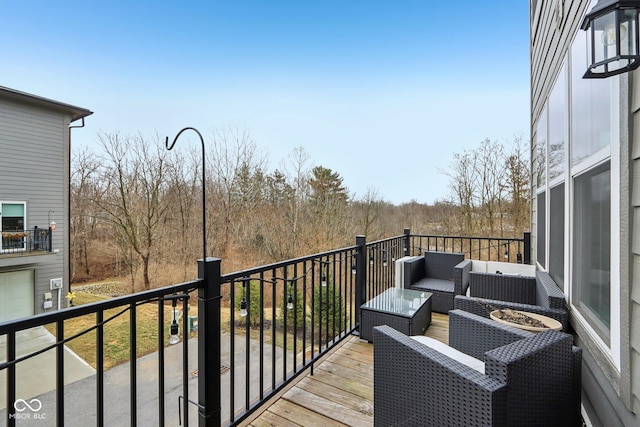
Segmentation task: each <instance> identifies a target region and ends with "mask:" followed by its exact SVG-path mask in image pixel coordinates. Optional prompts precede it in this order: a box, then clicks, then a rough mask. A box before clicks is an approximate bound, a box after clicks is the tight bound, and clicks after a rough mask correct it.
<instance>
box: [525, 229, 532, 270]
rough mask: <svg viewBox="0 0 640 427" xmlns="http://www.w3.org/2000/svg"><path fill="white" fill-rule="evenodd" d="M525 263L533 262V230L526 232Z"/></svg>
mask: <svg viewBox="0 0 640 427" xmlns="http://www.w3.org/2000/svg"><path fill="white" fill-rule="evenodd" d="M524 263H525V264H531V232H530V231H527V232H525V233H524Z"/></svg>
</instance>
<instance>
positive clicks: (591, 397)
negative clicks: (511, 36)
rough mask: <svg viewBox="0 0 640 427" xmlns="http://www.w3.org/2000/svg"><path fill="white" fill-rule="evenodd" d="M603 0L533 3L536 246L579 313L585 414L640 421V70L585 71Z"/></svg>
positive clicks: (614, 421)
mask: <svg viewBox="0 0 640 427" xmlns="http://www.w3.org/2000/svg"><path fill="white" fill-rule="evenodd" d="M596 3H597V2H596V1H595V0H594V1H591V0H574V1H571V0H564V1H563V0H551V1H542V0H530V12H531V14H530V48H531V51H530V52H531V135H532V145H531V159H532V160H531V161H532V171H533V172H532V189H533V190H534V191H533V192H532V195H533V198H532V246H533V248H532V249H533V258H534V259H535V260H537V264H538V267H539V268H541V269H544V270H547V271H549V273H550V274H551V275H552V276H553V277H554V278H555V280H556V281H557V282H558V284H559V285H560V286H561V287H562V288H563V290H564V293H565V295H566V300H567V304H568V306H569V307H570V309H571V323H572V326H573V328H574V329H575V336H576V340H577V344H578V345H579V346H581V347H582V348H583V351H584V360H583V374H582V375H583V376H582V385H583V399H582V402H583V413H584V415H585V419H586V421H587V422H588V423H589V424H592V425H603V426H618V425H624V426H638V425H640V282H639V280H640V223H639V222H638V221H639V220H640V133H638V129H640V122H639V120H640V115H639V114H638V113H639V111H640V85H639V83H640V74H639V72H638V71H631V72H627V73H623V74H619V75H615V76H612V77H607V78H599V79H586V78H583V75H584V74H585V72H586V71H587V68H588V63H587V61H588V54H589V53H590V52H591V51H590V49H588V47H587V35H588V34H589V33H588V32H587V31H584V30H583V29H581V25H582V23H583V20H584V18H585V16H586V14H587V13H589V12H591V11H592V8H593V7H594V6H595V5H596ZM605 3H612V2H611V1H608V2H602V1H601V3H600V5H599V6H604V5H605ZM627 3H629V2H627ZM631 3H633V2H631ZM632 16H633V15H632ZM636 16H637V15H636ZM627 29H628V30H629V31H626V30H627ZM623 30H624V31H621V32H620V34H621V36H620V39H621V40H622V42H623V43H628V42H633V39H632V37H635V36H634V35H633V28H629V27H624V28H623ZM615 35H616V33H615V31H612V32H609V33H607V36H609V38H607V37H605V35H602V34H598V35H597V36H596V37H594V38H593V40H595V42H596V43H601V44H600V47H602V46H604V45H603V44H602V43H603V42H605V39H606V41H608V43H607V45H608V46H611V43H615ZM611 36H612V37H611ZM589 39H591V38H589ZM636 43H637V41H636Z"/></svg>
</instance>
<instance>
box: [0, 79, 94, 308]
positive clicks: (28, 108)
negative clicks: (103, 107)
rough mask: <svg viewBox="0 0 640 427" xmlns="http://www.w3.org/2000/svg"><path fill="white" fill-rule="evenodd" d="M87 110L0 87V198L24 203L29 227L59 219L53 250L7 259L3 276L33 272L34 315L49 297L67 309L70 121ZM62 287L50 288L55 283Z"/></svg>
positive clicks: (1, 263)
mask: <svg viewBox="0 0 640 427" xmlns="http://www.w3.org/2000/svg"><path fill="white" fill-rule="evenodd" d="M89 114H91V112H90V111H88V110H83V109H78V108H77V107H73V106H68V105H66V104H59V103H56V102H55V101H51V100H46V99H44V98H39V97H35V96H33V95H29V94H23V93H20V92H16V91H13V90H11V89H6V88H0V200H3V201H19V202H26V224H25V226H26V228H27V229H32V228H34V227H35V226H37V227H38V228H43V229H46V228H48V227H49V221H50V220H51V221H55V223H56V230H55V231H53V236H52V249H53V252H51V253H49V254H46V255H25V256H19V257H15V256H14V257H3V256H2V254H0V272H2V271H10V270H17V269H33V270H34V271H35V274H34V276H35V277H34V280H35V286H34V313H41V312H43V311H44V309H43V304H44V300H45V299H44V296H45V293H49V292H50V293H51V294H52V295H51V296H52V302H53V307H52V308H53V309H54V310H55V309H58V308H59V306H58V305H59V301H60V306H61V307H64V306H65V305H66V299H65V296H66V290H67V289H69V286H68V284H69V265H68V259H69V246H70V245H69V230H68V224H69V216H68V208H69V123H70V121H71V120H72V119H75V118H77V117H84V116H86V115H89ZM57 278H62V279H63V288H62V290H61V291H60V292H61V294H60V296H58V291H55V290H54V291H52V290H51V289H50V280H51V279H57Z"/></svg>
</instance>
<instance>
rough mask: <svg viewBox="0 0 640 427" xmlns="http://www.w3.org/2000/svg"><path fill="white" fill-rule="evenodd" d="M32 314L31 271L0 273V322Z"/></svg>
mask: <svg viewBox="0 0 640 427" xmlns="http://www.w3.org/2000/svg"><path fill="white" fill-rule="evenodd" d="M32 314H33V270H23V271H11V272H9V273H0V322H4V321H6V320H11V319H17V318H19V317H25V316H30V315H32Z"/></svg>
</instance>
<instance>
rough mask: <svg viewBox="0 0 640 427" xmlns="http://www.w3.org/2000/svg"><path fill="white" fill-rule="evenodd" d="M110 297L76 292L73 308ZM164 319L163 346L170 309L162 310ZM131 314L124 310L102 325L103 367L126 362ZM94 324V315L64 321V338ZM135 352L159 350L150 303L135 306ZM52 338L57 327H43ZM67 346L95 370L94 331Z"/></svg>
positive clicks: (155, 308) (112, 311)
mask: <svg viewBox="0 0 640 427" xmlns="http://www.w3.org/2000/svg"><path fill="white" fill-rule="evenodd" d="M106 299H109V297H105V296H101V295H94V294H89V293H85V292H78V291H76V292H75V299H74V304H75V305H82V304H88V303H92V302H96V301H103V300H106ZM125 308H127V307H126V306H123V307H118V308H113V309H110V310H107V311H105V312H104V320H107V319H108V318H110V317H112V316H114V315H116V314H118V313H120V312H121V311H123V310H124V309H125ZM164 313H165V314H164V316H165V345H168V334H169V322H170V319H171V307H170V306H165V307H164ZM129 320H130V313H129V311H128V310H127V311H125V312H124V313H122V314H121V315H120V316H118V317H116V318H114V319H112V320H111V321H109V322H108V323H106V324H105V325H104V368H105V369H109V368H112V367H114V366H116V365H119V364H121V363H124V362H127V361H129V338H130V331H129V324H130V322H129ZM95 324H96V316H95V315H94V314H92V315H86V316H80V317H76V318H73V319H68V320H66V321H65V322H64V335H65V337H70V336H73V335H75V334H78V333H80V332H82V331H85V330H87V329H90V328H91V327H93V326H95ZM136 326H137V328H136V332H137V333H136V338H137V345H136V353H137V356H138V357H140V356H143V355H145V354H148V353H151V352H153V351H156V350H157V349H158V305H157V303H149V304H143V305H140V306H138V308H137V310H136ZM46 328H47V329H48V330H49V332H51V333H52V334H53V335H55V334H56V325H55V324H50V325H46ZM67 346H68V347H69V348H70V349H71V350H73V351H74V352H75V353H76V354H77V355H78V356H80V357H81V358H82V359H84V360H85V361H86V362H87V363H89V364H90V365H91V366H93V367H94V368H95V367H96V331H95V330H93V331H91V332H88V333H86V334H84V335H81V336H79V337H77V338H75V339H73V340H71V341H69V342H68V343H67Z"/></svg>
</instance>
